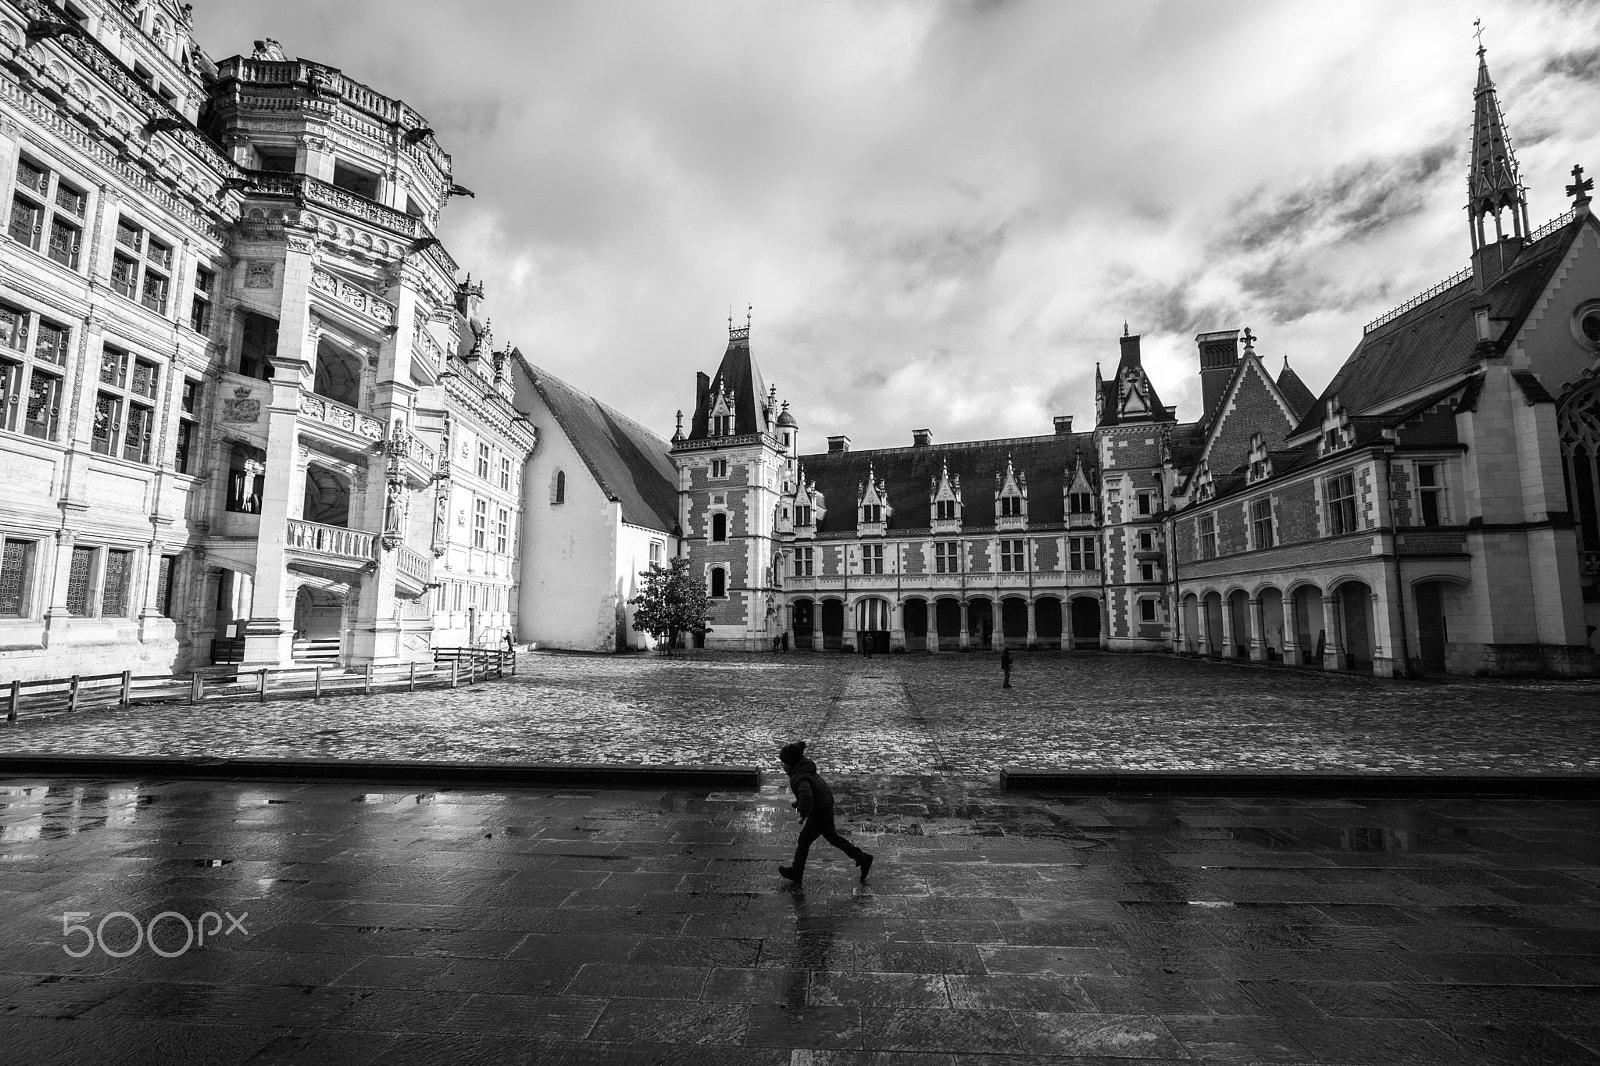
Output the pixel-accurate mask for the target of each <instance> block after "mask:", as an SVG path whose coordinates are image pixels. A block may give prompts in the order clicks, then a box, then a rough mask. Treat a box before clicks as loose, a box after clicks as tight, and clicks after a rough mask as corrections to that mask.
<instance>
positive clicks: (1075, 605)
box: [1072, 596, 1100, 648]
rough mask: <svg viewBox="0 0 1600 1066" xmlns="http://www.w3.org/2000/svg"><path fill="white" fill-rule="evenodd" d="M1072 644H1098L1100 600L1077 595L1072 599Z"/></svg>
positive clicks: (1084, 645)
mask: <svg viewBox="0 0 1600 1066" xmlns="http://www.w3.org/2000/svg"><path fill="white" fill-rule="evenodd" d="M1072 645H1073V647H1075V648H1098V647H1099V646H1100V601H1099V600H1096V599H1094V598H1093V597H1090V596H1079V597H1078V598H1077V599H1075V600H1073V601H1072Z"/></svg>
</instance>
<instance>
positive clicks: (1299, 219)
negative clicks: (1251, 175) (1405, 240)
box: [1223, 138, 1461, 252]
mask: <svg viewBox="0 0 1600 1066" xmlns="http://www.w3.org/2000/svg"><path fill="white" fill-rule="evenodd" d="M1458 142H1459V138H1455V139H1452V140H1450V141H1441V142H1439V143H1437V144H1431V145H1427V146H1425V147H1423V148H1419V149H1416V150H1414V151H1410V152H1406V153H1404V154H1401V155H1397V156H1394V157H1390V158H1383V159H1368V160H1364V161H1362V162H1360V163H1357V164H1351V165H1347V166H1344V167H1341V168H1339V169H1338V170H1337V171H1335V172H1334V173H1333V174H1332V175H1331V176H1330V177H1328V178H1325V179H1322V180H1317V181H1312V182H1309V183H1307V184H1305V185H1303V186H1301V187H1299V188H1295V189H1292V190H1289V191H1287V192H1278V193H1276V194H1270V193H1268V192H1267V191H1266V190H1264V189H1257V190H1256V192H1255V194H1253V195H1252V196H1250V197H1247V198H1245V199H1242V200H1240V201H1238V202H1237V203H1236V204H1234V205H1233V210H1232V217H1231V218H1230V220H1229V224H1228V226H1227V229H1226V231H1225V233H1224V235H1223V237H1224V240H1228V241H1230V242H1231V243H1232V245H1233V246H1234V247H1235V248H1237V249H1238V250H1240V251H1243V252H1256V251H1261V250H1264V249H1267V248H1270V247H1274V246H1277V245H1281V244H1285V243H1289V244H1293V243H1296V242H1301V241H1304V240H1305V239H1306V238H1307V237H1308V235H1311V234H1315V233H1320V232H1321V231H1327V230H1332V231H1333V232H1334V233H1335V234H1336V235H1337V238H1338V239H1347V240H1356V239H1359V238H1361V237H1363V236H1365V235H1367V234H1369V233H1371V232H1372V231H1374V230H1376V229H1378V228H1380V227H1383V226H1386V225H1390V224H1392V223H1394V222H1396V221H1398V220H1400V219H1402V218H1405V217H1406V216H1408V215H1412V214H1415V213H1416V212H1417V211H1419V210H1420V209H1421V208H1422V207H1423V205H1424V203H1425V200H1426V198H1427V196H1428V195H1429V194H1430V193H1431V192H1432V191H1433V186H1434V183H1435V182H1436V181H1437V180H1438V177H1439V175H1440V173H1441V172H1442V171H1443V170H1444V169H1445V168H1446V167H1447V166H1450V165H1454V164H1457V163H1458V162H1459V160H1460V155H1461V146H1460V144H1459V143H1458Z"/></svg>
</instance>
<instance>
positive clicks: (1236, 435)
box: [1206, 370, 1294, 473]
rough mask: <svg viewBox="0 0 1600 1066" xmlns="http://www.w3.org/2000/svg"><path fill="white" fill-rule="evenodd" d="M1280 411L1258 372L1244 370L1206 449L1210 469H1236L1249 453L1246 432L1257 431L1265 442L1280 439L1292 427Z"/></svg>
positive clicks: (1270, 443) (1248, 437) (1270, 445)
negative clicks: (1231, 400)
mask: <svg viewBox="0 0 1600 1066" xmlns="http://www.w3.org/2000/svg"><path fill="white" fill-rule="evenodd" d="M1293 428H1294V427H1293V426H1290V425H1289V424H1288V422H1287V420H1286V419H1285V418H1284V415H1283V408H1282V407H1279V406H1278V401H1277V400H1275V399H1273V398H1272V394H1271V393H1269V392H1268V391H1267V386H1266V384H1265V382H1263V381H1262V380H1261V375H1260V374H1259V373H1257V372H1255V371H1254V370H1251V371H1247V372H1246V374H1245V377H1244V380H1243V381H1241V382H1240V383H1239V391H1238V392H1237V393H1236V394H1235V395H1234V398H1233V402H1232V403H1230V404H1229V405H1228V406H1227V407H1226V408H1224V409H1223V412H1222V416H1221V423H1220V425H1219V426H1218V428H1217V434H1216V436H1215V437H1214V438H1213V440H1212V442H1211V448H1210V450H1209V451H1208V452H1207V453H1206V455H1207V458H1208V459H1209V460H1210V463H1211V469H1212V470H1214V471H1216V472H1218V473H1220V472H1222V471H1226V470H1237V469H1238V468H1239V467H1240V466H1242V465H1244V463H1245V461H1246V460H1247V459H1249V457H1250V436H1251V434H1253V433H1260V434H1261V436H1262V437H1263V438H1264V439H1265V440H1266V442H1267V446H1268V447H1272V446H1273V445H1276V444H1278V443H1279V442H1281V441H1282V440H1283V438H1284V437H1285V436H1287V435H1288V433H1289V430H1291V429H1293Z"/></svg>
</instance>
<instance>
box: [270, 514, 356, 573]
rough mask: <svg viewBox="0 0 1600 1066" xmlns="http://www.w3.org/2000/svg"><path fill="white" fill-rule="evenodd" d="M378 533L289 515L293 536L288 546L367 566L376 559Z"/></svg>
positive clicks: (312, 555)
mask: <svg viewBox="0 0 1600 1066" xmlns="http://www.w3.org/2000/svg"><path fill="white" fill-rule="evenodd" d="M375 539H376V537H375V534H372V533H369V532H367V531H366V530H364V529H347V528H345V527H344V526H327V525H323V524H322V523H321V522H307V521H304V520H303V519H299V518H291V519H289V536H288V540H287V541H286V542H285V544H284V547H285V548H287V549H288V550H289V551H291V552H294V553H296V554H298V555H303V556H307V557H310V558H313V559H322V560H327V561H330V562H334V563H342V564H345V565H349V564H352V563H354V564H359V565H361V566H365V565H366V564H368V563H370V562H372V561H373V558H374V555H373V541H374V540H375Z"/></svg>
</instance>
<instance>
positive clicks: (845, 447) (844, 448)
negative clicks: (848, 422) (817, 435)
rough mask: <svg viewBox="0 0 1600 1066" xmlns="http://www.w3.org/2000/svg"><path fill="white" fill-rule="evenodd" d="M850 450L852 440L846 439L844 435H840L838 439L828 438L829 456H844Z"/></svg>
mask: <svg viewBox="0 0 1600 1066" xmlns="http://www.w3.org/2000/svg"><path fill="white" fill-rule="evenodd" d="M849 450H850V438H849V437H846V436H844V435H843V434H840V435H839V436H837V437H829V438H828V454H829V455H843V454H844V453H846V452H848V451H849Z"/></svg>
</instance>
